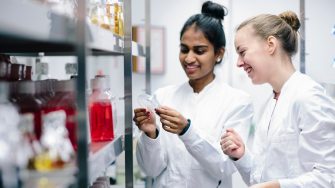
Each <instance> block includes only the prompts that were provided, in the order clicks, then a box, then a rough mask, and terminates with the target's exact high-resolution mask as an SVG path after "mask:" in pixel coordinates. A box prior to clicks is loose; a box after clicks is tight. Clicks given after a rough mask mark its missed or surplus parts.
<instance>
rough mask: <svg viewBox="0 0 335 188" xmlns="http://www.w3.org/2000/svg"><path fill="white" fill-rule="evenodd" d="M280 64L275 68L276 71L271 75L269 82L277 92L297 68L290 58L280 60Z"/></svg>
mask: <svg viewBox="0 0 335 188" xmlns="http://www.w3.org/2000/svg"><path fill="white" fill-rule="evenodd" d="M278 65H279V66H278V67H276V68H275V69H274V73H273V74H272V75H271V78H270V82H269V83H270V85H271V86H272V88H273V91H274V92H275V93H280V91H281V89H282V87H283V85H284V84H285V82H286V81H287V80H288V79H289V78H290V77H291V75H292V74H293V73H294V72H295V68H294V66H293V64H292V62H291V60H290V59H289V60H286V61H283V62H280V63H278Z"/></svg>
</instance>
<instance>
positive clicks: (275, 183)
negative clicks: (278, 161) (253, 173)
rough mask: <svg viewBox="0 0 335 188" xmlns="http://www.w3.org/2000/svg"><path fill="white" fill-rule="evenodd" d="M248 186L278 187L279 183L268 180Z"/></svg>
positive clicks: (257, 187) (253, 187)
mask: <svg viewBox="0 0 335 188" xmlns="http://www.w3.org/2000/svg"><path fill="white" fill-rule="evenodd" d="M250 188H280V184H279V182H278V181H269V182H264V183H259V184H256V185H253V186H251V187H250Z"/></svg>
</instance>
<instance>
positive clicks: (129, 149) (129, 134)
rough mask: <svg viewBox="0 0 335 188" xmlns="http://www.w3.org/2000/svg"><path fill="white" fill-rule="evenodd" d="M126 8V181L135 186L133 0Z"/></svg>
mask: <svg viewBox="0 0 335 188" xmlns="http://www.w3.org/2000/svg"><path fill="white" fill-rule="evenodd" d="M123 8H124V79H125V80H124V95H125V99H124V100H125V101H124V103H125V113H124V114H125V124H124V125H125V126H124V128H125V129H124V137H125V138H124V142H125V144H124V147H125V181H126V182H125V183H126V188H132V187H133V184H134V183H133V128H132V114H133V113H132V43H131V41H132V23H131V0H124V1H123Z"/></svg>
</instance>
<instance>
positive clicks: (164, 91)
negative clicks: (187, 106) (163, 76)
mask: <svg viewBox="0 0 335 188" xmlns="http://www.w3.org/2000/svg"><path fill="white" fill-rule="evenodd" d="M188 88H189V86H188V83H187V82H185V83H182V84H176V85H168V86H164V87H161V88H159V89H157V90H156V91H155V92H154V95H155V97H157V98H158V99H164V98H167V97H171V96H173V95H175V94H176V93H178V92H185V91H186V90H187V89H188Z"/></svg>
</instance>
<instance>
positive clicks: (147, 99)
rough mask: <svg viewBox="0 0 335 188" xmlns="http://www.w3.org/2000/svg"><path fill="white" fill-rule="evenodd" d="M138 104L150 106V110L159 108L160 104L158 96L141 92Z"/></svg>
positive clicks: (144, 106) (145, 106)
mask: <svg viewBox="0 0 335 188" xmlns="http://www.w3.org/2000/svg"><path fill="white" fill-rule="evenodd" d="M137 101H138V104H139V105H140V106H141V107H143V108H148V109H150V110H154V109H155V108H158V107H159V106H160V105H159V103H158V101H157V99H156V97H154V96H151V95H148V94H141V95H139V96H138V97H137Z"/></svg>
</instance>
